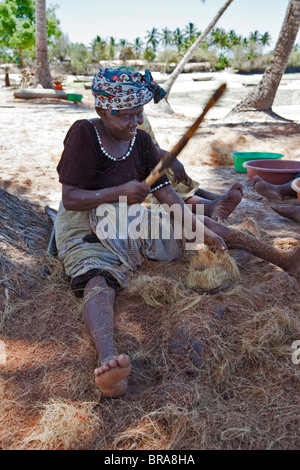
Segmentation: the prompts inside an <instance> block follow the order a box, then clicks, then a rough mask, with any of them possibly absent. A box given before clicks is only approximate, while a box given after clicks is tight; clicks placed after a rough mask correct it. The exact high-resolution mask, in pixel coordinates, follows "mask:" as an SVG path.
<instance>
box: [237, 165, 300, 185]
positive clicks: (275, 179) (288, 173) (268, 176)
mask: <svg viewBox="0 0 300 470" xmlns="http://www.w3.org/2000/svg"><path fill="white" fill-rule="evenodd" d="M243 166H244V167H245V168H246V169H247V175H248V178H249V180H250V181H252V179H253V177H254V176H256V175H257V176H260V178H262V179H263V180H264V181H267V182H268V183H272V184H284V183H288V182H289V181H292V180H293V179H295V178H296V176H297V175H298V174H299V173H300V161H297V160H251V161H249V162H245V163H243Z"/></svg>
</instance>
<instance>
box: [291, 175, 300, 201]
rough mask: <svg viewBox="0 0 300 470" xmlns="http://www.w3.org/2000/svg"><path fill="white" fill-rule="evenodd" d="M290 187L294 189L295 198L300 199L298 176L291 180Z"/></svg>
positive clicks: (299, 180) (299, 179)
mask: <svg viewBox="0 0 300 470" xmlns="http://www.w3.org/2000/svg"><path fill="white" fill-rule="evenodd" d="M291 187H292V189H293V190H294V191H296V193H297V198H298V199H299V201H300V178H296V179H295V180H294V181H292V184H291Z"/></svg>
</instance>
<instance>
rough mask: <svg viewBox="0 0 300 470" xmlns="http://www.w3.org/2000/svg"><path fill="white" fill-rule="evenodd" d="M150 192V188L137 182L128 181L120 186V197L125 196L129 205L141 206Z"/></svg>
mask: <svg viewBox="0 0 300 470" xmlns="http://www.w3.org/2000/svg"><path fill="white" fill-rule="evenodd" d="M150 192H151V188H150V186H148V185H147V184H146V183H144V182H140V181H137V180H133V181H129V182H128V183H125V184H122V185H121V186H120V196H126V197H127V204H129V205H132V204H141V203H142V202H143V201H144V200H145V199H146V197H147V196H148V194H149V193H150Z"/></svg>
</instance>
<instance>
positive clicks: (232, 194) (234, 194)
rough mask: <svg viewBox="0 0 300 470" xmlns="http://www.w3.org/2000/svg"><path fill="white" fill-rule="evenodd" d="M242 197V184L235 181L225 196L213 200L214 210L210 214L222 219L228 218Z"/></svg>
mask: <svg viewBox="0 0 300 470" xmlns="http://www.w3.org/2000/svg"><path fill="white" fill-rule="evenodd" d="M242 198H243V187H242V185H241V184H240V183H234V184H233V185H232V186H231V188H230V189H229V190H228V191H227V193H226V194H224V196H220V197H219V198H218V199H216V200H214V201H212V202H211V208H212V210H211V213H210V214H209V216H210V217H212V218H216V217H219V218H220V219H222V220H225V219H227V217H228V216H229V215H230V214H231V213H232V212H233V211H234V209H235V208H236V206H237V205H238V204H239V203H240V202H241V200H242Z"/></svg>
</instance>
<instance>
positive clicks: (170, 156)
mask: <svg viewBox="0 0 300 470" xmlns="http://www.w3.org/2000/svg"><path fill="white" fill-rule="evenodd" d="M225 89H226V84H225V83H223V84H222V85H221V86H220V87H219V88H218V89H217V90H216V91H215V92H214V94H213V96H212V97H211V98H210V100H209V101H208V103H207V105H206V106H205V108H204V109H203V111H202V113H201V115H200V116H199V117H198V118H197V119H196V121H195V122H194V123H193V124H192V125H191V127H190V128H189V129H188V130H187V131H186V133H185V134H184V135H183V136H182V137H181V139H180V140H179V141H178V142H177V144H176V145H175V146H174V147H173V149H172V150H171V151H170V152H168V153H167V155H166V157H165V158H164V159H163V160H161V161H160V162H159V163H158V164H157V165H156V167H155V168H154V169H153V170H152V171H151V173H150V174H149V175H148V176H147V178H146V179H145V183H146V184H148V186H151V185H152V184H154V183H155V181H157V180H158V179H159V178H160V177H161V176H162V175H163V174H164V173H166V171H167V169H168V168H169V167H170V166H171V164H172V162H173V161H174V160H175V158H176V157H177V156H178V155H179V153H180V152H181V151H182V149H183V148H184V147H185V146H186V144H187V143H188V141H189V140H190V139H191V137H193V135H194V134H195V132H196V130H197V129H198V127H199V126H200V124H201V122H202V121H203V119H204V116H205V115H206V114H207V112H208V111H209V110H210V108H212V106H213V105H214V104H215V103H216V102H217V101H218V99H219V98H220V97H221V96H222V95H223V93H224V91H225Z"/></svg>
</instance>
